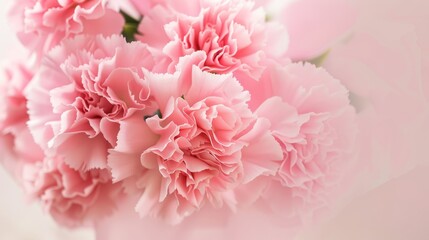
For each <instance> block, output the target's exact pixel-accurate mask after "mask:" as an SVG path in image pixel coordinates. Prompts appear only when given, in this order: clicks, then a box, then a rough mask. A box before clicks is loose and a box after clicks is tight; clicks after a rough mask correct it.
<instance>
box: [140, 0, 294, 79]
mask: <svg viewBox="0 0 429 240" xmlns="http://www.w3.org/2000/svg"><path fill="white" fill-rule="evenodd" d="M198 3H199V4H198ZM187 5H190V6H187V9H186V10H182V9H175V6H173V9H174V10H175V11H173V10H171V7H170V6H169V7H170V8H165V7H162V6H160V5H158V6H157V7H154V8H153V9H152V11H151V12H149V13H148V17H147V18H146V17H145V18H143V21H142V23H141V24H140V26H139V32H140V33H141V34H142V36H137V38H138V39H139V40H141V41H142V42H145V43H148V44H149V45H150V46H152V47H155V48H159V49H162V52H163V54H164V55H165V56H166V59H165V61H166V62H167V63H169V70H172V69H174V66H175V65H176V64H177V62H178V61H179V58H180V57H182V56H186V55H189V54H191V53H193V52H196V51H204V52H205V53H206V55H207V57H206V59H205V61H204V65H203V66H202V70H203V71H208V72H212V73H221V74H225V73H230V72H234V71H239V72H241V73H244V74H245V75H246V76H249V77H252V78H254V79H258V78H259V77H260V76H261V74H262V72H263V70H264V65H263V64H262V63H261V61H262V60H263V59H264V58H265V57H267V56H270V57H280V56H282V54H283V53H284V52H285V50H286V49H287V34H286V33H285V32H284V31H283V29H282V28H281V26H280V25H277V24H275V23H267V22H266V21H265V18H266V15H265V12H264V11H263V9H262V8H258V9H254V3H253V2H251V1H223V0H220V1H201V3H200V2H199V1H195V2H192V1H191V2H190V3H189V4H187ZM182 8H184V7H182ZM195 8H196V9H197V11H195V10H194V9H195ZM183 11H185V12H183ZM156 29H158V30H156ZM274 34H275V35H274ZM268 42H269V44H268Z"/></svg>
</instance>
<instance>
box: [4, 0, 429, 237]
mask: <svg viewBox="0 0 429 240" xmlns="http://www.w3.org/2000/svg"><path fill="white" fill-rule="evenodd" d="M315 1H317V0H315ZM422 1H425V0H422ZM9 2H10V1H3V2H2V7H1V8H0V36H1V38H0V62H2V63H4V62H5V60H7V57H8V56H16V55H19V54H21V53H20V52H19V51H17V50H16V48H13V46H17V43H16V39H15V38H14V37H13V36H11V34H10V30H9V27H8V25H7V22H6V19H5V15H6V10H7V8H8V5H9ZM380 144H381V143H380ZM0 151H1V149H0ZM0 187H1V188H0V189H1V193H0V196H1V197H0V239H2V240H36V239H37V240H57V239H58V240H59V239H61V240H67V239H79V240H85V239H94V238H95V237H94V234H93V232H92V231H90V230H74V231H69V230H67V229H63V228H60V227H58V226H57V225H56V224H55V223H54V222H53V221H52V220H51V218H50V217H49V216H47V215H45V214H44V213H43V211H42V210H41V209H40V207H39V206H38V205H37V204H34V203H33V204H30V203H27V202H26V200H25V197H24V195H23V193H22V192H21V190H20V189H19V187H18V185H17V184H16V183H14V182H13V180H12V179H11V177H10V176H9V174H8V173H6V172H5V171H4V170H3V168H0ZM428 224H429V166H419V167H417V168H416V169H414V170H413V171H411V172H409V173H407V174H405V175H403V176H401V177H398V178H397V179H393V180H391V181H389V182H387V183H385V184H383V185H381V186H379V187H377V188H375V189H373V190H371V191H369V192H367V193H365V194H363V195H362V196H360V197H357V198H355V199H354V200H353V201H352V202H351V203H350V204H348V205H347V206H346V207H345V208H344V209H343V210H341V211H340V212H339V214H337V215H336V216H334V217H333V218H332V219H331V220H330V221H328V222H327V223H325V224H322V225H321V226H314V227H312V228H311V229H308V230H306V231H305V232H303V233H302V234H301V236H299V238H298V239H299V240H427V239H429V226H428ZM267 240H269V239H267Z"/></svg>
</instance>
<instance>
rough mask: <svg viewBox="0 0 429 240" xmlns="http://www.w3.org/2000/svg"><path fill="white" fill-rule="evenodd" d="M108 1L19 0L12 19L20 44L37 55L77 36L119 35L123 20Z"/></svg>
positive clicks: (12, 13)
mask: <svg viewBox="0 0 429 240" xmlns="http://www.w3.org/2000/svg"><path fill="white" fill-rule="evenodd" d="M106 2H107V0H62V1H60V0H19V1H17V2H16V3H15V6H14V8H13V9H12V12H11V17H12V19H13V20H14V22H15V23H16V24H17V29H18V37H19V39H20V40H21V42H22V44H23V45H24V46H26V47H28V48H29V49H31V50H32V51H35V52H36V53H37V54H38V55H41V54H44V53H46V52H47V51H49V50H50V49H51V48H52V47H54V46H55V45H57V44H58V43H59V42H60V41H61V40H62V39H64V38H69V37H73V36H75V35H77V34H104V35H111V34H119V33H120V32H121V31H122V27H123V25H124V20H123V18H122V16H121V15H120V14H119V13H118V12H115V11H113V10H112V9H108V8H107V7H106Z"/></svg>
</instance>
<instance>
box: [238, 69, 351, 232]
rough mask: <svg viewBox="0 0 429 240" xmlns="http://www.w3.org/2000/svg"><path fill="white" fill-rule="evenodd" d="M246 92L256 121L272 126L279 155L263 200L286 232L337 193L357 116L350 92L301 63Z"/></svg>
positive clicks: (347, 163)
mask: <svg viewBox="0 0 429 240" xmlns="http://www.w3.org/2000/svg"><path fill="white" fill-rule="evenodd" d="M247 88H248V89H250V92H251V93H252V94H253V95H252V97H255V99H252V101H253V100H255V102H253V103H252V104H251V106H252V108H256V111H255V113H256V115H258V116H259V117H263V118H266V119H268V120H269V121H270V123H271V127H270V131H271V133H272V135H273V136H274V137H275V138H276V140H277V141H278V142H279V143H280V145H281V146H282V149H283V162H282V165H281V167H280V169H279V171H278V174H277V177H276V179H277V180H269V179H267V181H268V182H271V183H268V189H266V190H263V191H262V193H261V195H262V198H264V199H265V200H266V204H267V205H269V206H271V207H272V211H273V212H274V213H275V214H278V216H279V217H280V219H282V221H283V223H285V224H286V223H289V224H290V225H289V226H293V225H294V224H298V225H299V224H301V223H302V222H303V221H304V222H306V221H311V219H312V218H313V215H314V214H316V215H317V213H315V211H316V210H319V208H320V209H322V210H323V209H325V208H326V207H327V205H328V204H329V201H330V200H331V198H335V196H336V193H335V192H336V191H337V190H341V189H339V188H341V187H340V185H341V180H342V175H344V174H346V173H347V170H348V166H350V164H352V163H353V161H352V160H353V158H352V155H351V153H352V149H353V144H354V137H355V133H356V126H355V111H354V108H353V107H352V106H351V105H350V103H349V98H348V91H347V89H346V88H345V87H344V86H342V85H341V83H340V82H339V81H338V80H336V79H334V78H333V77H332V76H330V75H329V74H328V73H327V72H326V71H325V70H323V69H320V68H316V67H315V66H313V65H310V64H301V63H298V64H290V65H288V66H285V67H282V66H273V67H271V68H269V70H267V72H266V73H265V74H264V76H263V77H262V79H261V80H260V82H258V83H256V82H248V85H247ZM265 99H266V100H265ZM244 187H246V186H244ZM250 187H252V185H250ZM250 190H251V189H249V191H250Z"/></svg>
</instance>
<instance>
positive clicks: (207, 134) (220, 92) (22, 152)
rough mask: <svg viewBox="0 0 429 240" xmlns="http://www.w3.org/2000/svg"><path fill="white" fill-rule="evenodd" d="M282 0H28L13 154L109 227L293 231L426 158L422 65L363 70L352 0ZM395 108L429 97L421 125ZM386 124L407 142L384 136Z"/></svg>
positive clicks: (11, 108)
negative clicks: (398, 148)
mask: <svg viewBox="0 0 429 240" xmlns="http://www.w3.org/2000/svg"><path fill="white" fill-rule="evenodd" d="M285 3H286V2H285ZM285 3H281V2H280V1H277V2H276V1H256V0H255V1H251V0H187V1H172V0H61V1H60V0H15V1H14V3H13V7H12V9H11V11H10V14H9V16H10V19H11V20H10V21H11V23H13V24H14V25H13V26H14V28H13V30H14V31H15V33H16V36H17V38H18V39H19V41H20V42H21V43H22V47H23V48H24V47H25V48H26V55H25V56H26V57H24V58H22V59H16V60H15V61H14V62H11V63H10V64H9V65H8V66H6V68H5V69H4V71H3V72H4V74H3V77H2V79H1V82H0V84H1V85H0V98H1V100H2V103H3V104H2V105H1V107H0V108H1V110H0V140H1V141H0V143H1V148H2V156H1V157H2V159H1V161H2V163H3V165H4V167H5V168H6V169H7V170H8V171H9V172H11V174H12V175H13V176H14V178H15V179H16V181H17V182H18V183H19V184H20V185H21V186H22V188H23V189H24V191H25V192H26V194H27V195H28V196H29V198H31V199H33V200H34V201H37V202H39V203H40V205H41V206H42V208H43V209H44V210H45V211H46V212H47V213H49V214H50V215H51V216H52V217H53V218H54V219H55V220H56V221H57V222H58V223H59V224H60V225H63V226H67V227H72V228H74V227H91V228H94V229H96V231H97V239H99V240H109V239H119V238H123V237H124V236H126V237H125V238H126V239H142V237H145V238H147V239H202V238H206V239H207V238H208V239H261V237H262V236H263V237H264V238H267V239H294V236H295V234H296V233H297V232H299V230H300V229H302V228H304V227H306V226H309V225H310V224H313V223H316V222H318V221H320V220H322V219H325V218H327V217H328V216H329V215H330V214H332V212H333V211H334V210H333V209H335V208H337V207H338V206H340V205H341V204H342V203H344V202H346V201H347V200H345V199H349V198H351V197H352V196H354V195H356V194H358V193H359V191H360V192H362V191H366V190H368V189H370V188H371V187H374V186H376V185H377V184H380V183H382V182H383V181H387V180H389V179H391V178H392V177H394V176H398V175H399V174H401V173H404V172H405V171H408V170H409V169H412V168H413V167H415V165H416V164H417V162H418V161H417V160H416V161H414V160H410V161H406V160H405V161H404V160H403V159H400V158H401V156H402V157H403V156H404V154H408V153H410V152H416V149H418V148H414V147H413V146H412V145H413V144H411V143H412V142H414V141H416V140H417V139H422V140H423V141H424V138H425V136H427V135H425V134H426V133H427V132H428V128H427V127H426V128H422V127H421V126H423V125H424V123H425V121H426V120H427V119H428V116H429V113H428V109H429V108H428V107H427V105H428V103H429V101H428V96H429V94H428V92H427V91H425V89H426V88H422V87H421V85H419V83H423V85H424V84H427V81H424V79H425V77H424V76H420V75H419V76H417V75H412V78H413V79H412V80H410V81H409V82H407V83H404V82H403V81H402V80H401V79H399V78H400V76H398V74H390V75H389V73H384V72H382V71H381V72H380V71H379V70H380V67H381V66H380V65H377V64H374V65H371V68H372V69H375V70H374V71H368V72H369V74H367V75H363V74H362V70H365V69H366V68H365V67H360V66H363V65H362V64H361V63H360V62H359V61H364V60H365V59H366V58H367V56H366V55H365V54H364V53H362V52H361V53H359V52H351V51H350V49H352V48H354V47H355V45H356V44H355V42H357V44H362V43H361V42H359V40H361V39H362V40H363V41H364V42H365V43H366V44H367V45H366V46H369V48H371V46H376V44H374V39H375V38H366V37H367V36H368V34H367V33H368V32H365V31H367V30H368V28H366V27H364V26H365V25H364V22H365V21H363V20H359V19H360V18H359V15H358V13H359V12H358V11H357V10H356V9H358V8H357V7H356V5H353V3H351V2H349V1H340V0H338V1H334V0H330V1H328V0H326V1H325V0H323V1H320V2H311V1H307V0H298V1H294V2H291V3H289V2H288V4H285ZM326 9H329V10H330V11H327V10H326ZM332 9H334V10H335V11H332ZM331 13H334V14H333V15H332V14H331ZM330 14H331V15H330ZM338 19H342V20H343V21H341V22H335V21H336V20H338ZM314 23H317V24H318V26H317V25H312V24H314ZM327 26H330V27H327ZM332 26H333V27H332ZM374 26H375V25H374ZM317 27H320V28H322V29H323V30H324V31H323V32H322V33H320V32H319V33H318V31H317ZM383 27H384V25H383ZM407 29H408V28H404V31H405V32H406V30H407ZM404 31H403V32H404ZM373 32H377V30H375V31H373ZM399 32H401V31H399ZM377 37H380V38H382V36H380V35H379V36H377ZM390 38H391V36H389V39H390ZM375 41H377V39H376V40H375ZM409 42H412V41H409ZM400 43H401V44H404V41H400ZM407 43H408V41H405V44H407ZM392 46H393V47H392V49H395V47H394V46H395V45H392ZM405 46H406V47H409V48H413V47H414V45H411V44H409V45H405ZM356 49H359V47H356ZM389 49H390V48H389ZM416 51H417V52H418V51H419V50H416ZM410 52H411V51H403V52H397V53H395V55H393V56H402V55H401V54H403V53H404V54H405V55H404V58H405V57H408V58H406V59H409V61H407V62H406V63H405V64H407V66H415V65H416V64H421V65H422V67H421V68H419V69H418V70H417V72H418V73H420V71H421V69H423V68H424V67H423V65H424V64H426V63H427V62H425V61H424V60H427V59H423V58H420V56H419V57H418V58H413V57H414V56H410V54H409V53H410ZM379 55H380V56H382V57H385V59H389V57H390V56H392V54H390V52H387V51H385V52H382V51H379ZM362 59H363V60H362ZM414 60H415V61H414ZM417 60H418V61H417ZM410 61H414V62H410ZM368 62H369V63H371V62H370V61H366V62H364V63H368ZM395 64H396V65H395ZM392 65H393V66H404V65H401V63H394V64H392ZM419 66H420V65H419ZM401 69H402V70H401V73H402V72H403V71H404V70H403V68H401ZM409 71H410V74H414V72H412V71H414V70H412V69H410V70H409ZM384 74H387V76H386V77H385V76H384ZM416 74H417V73H416ZM374 76H375V77H374ZM379 76H381V80H380V79H378V78H379ZM425 76H426V75H425ZM371 79H372V80H374V79H375V80H374V81H372V80H371ZM385 79H389V81H390V82H389V81H387V82H386V81H384V80H385ZM392 79H393V80H392ZM395 79H399V80H398V81H396V82H395ZM426 80H427V79H426ZM368 81H369V82H368ZM414 82H415V84H414ZM404 86H407V87H406V89H404V88H403V87H404ZM424 86H426V87H427V86H428V85H424ZM395 89H399V90H400V91H396V90H395ZM416 89H418V91H417V92H418V94H415V93H416V91H414V90H416ZM421 89H423V90H422V91H420V90H421ZM375 93H377V94H375ZM398 96H400V97H402V98H403V99H407V101H409V102H410V103H411V104H406V103H404V101H400V102H399V101H398ZM410 105H412V106H413V107H414V108H410V107H409V106H410ZM398 109H399V111H401V112H403V111H408V112H409V113H410V114H409V116H412V115H413V114H414V113H416V112H419V113H421V114H420V115H419V116H418V117H416V118H413V123H414V124H415V125H414V126H415V129H416V130H414V129H411V128H410V130H409V131H408V133H410V134H406V137H409V139H413V141H412V142H411V141H410V140H409V139H407V138H406V137H404V132H402V131H396V130H393V131H391V132H388V131H386V129H392V128H393V129H394V128H395V127H399V126H403V125H404V124H407V123H408V121H409V119H408V118H402V117H397V118H396V117H395V118H392V116H393V114H394V112H397V111H398ZM392 119H394V121H393V120H392ZM389 121H393V122H389ZM380 122H386V123H387V124H390V125H389V126H387V125H386V126H385V128H383V126H380ZM377 126H380V127H377ZM417 129H418V130H417ZM422 129H423V130H422ZM388 139H399V140H396V141H401V140H402V141H403V142H402V143H400V144H402V146H404V148H403V151H402V152H391V151H393V150H392V149H389V150H386V149H382V147H380V146H379V145H377V144H374V143H371V142H370V140H371V141H375V142H377V141H383V140H386V141H387V140H388ZM385 146H391V145H390V144H388V143H386V145H385ZM379 152H383V153H385V152H388V153H389V154H390V153H391V154H392V156H393V157H389V158H386V159H381V158H376V156H378V155H377V153H379ZM401 154H402V155H401ZM418 154H420V153H417V152H416V156H417V155H418ZM419 156H420V155H419ZM383 164H384V165H383ZM381 168H383V169H384V170H386V171H388V174H387V175H385V178H384V179H383V178H376V176H379V175H380V174H379V171H378V170H377V169H381ZM369 169H370V170H369ZM371 174H372V175H371ZM371 176H372V177H371ZM365 178H367V179H368V182H364V181H362V180H363V179H365ZM375 179H377V180H375ZM370 181H378V183H374V182H372V183H371V184H369V182H370ZM359 189H360V190H359ZM362 189H364V190H362ZM124 234H125V235H124Z"/></svg>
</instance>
